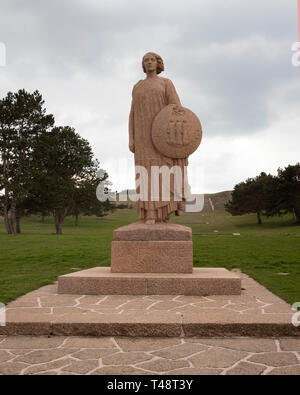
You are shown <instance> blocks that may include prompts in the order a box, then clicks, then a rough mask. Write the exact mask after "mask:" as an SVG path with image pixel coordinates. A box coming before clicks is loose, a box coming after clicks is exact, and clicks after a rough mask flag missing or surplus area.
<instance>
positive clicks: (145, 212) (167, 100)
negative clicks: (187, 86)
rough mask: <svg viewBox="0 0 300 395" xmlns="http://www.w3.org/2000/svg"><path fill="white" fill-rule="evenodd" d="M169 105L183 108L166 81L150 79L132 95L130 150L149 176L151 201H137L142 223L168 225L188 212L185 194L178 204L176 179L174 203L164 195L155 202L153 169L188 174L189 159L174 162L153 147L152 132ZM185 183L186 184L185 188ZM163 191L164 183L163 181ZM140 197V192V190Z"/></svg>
mask: <svg viewBox="0 0 300 395" xmlns="http://www.w3.org/2000/svg"><path fill="white" fill-rule="evenodd" d="M168 104H177V105H179V106H181V103H180V100H179V97H178V95H177V92H176V90H175V87H174V85H173V83H172V81H171V80H169V79H167V78H162V77H158V76H157V77H154V78H146V79H145V80H140V81H139V82H138V83H137V84H136V85H135V86H134V87H133V91H132V104H131V111H130V117H129V146H130V147H131V150H132V152H134V159H135V165H136V166H143V167H144V168H146V169H147V172H148V186H149V188H148V190H149V192H148V193H149V195H148V196H149V199H148V200H147V201H142V200H140V199H139V200H137V204H136V207H137V211H138V214H139V217H140V219H141V220H145V219H155V221H165V220H168V219H169V215H170V214H171V213H173V212H175V214H176V215H180V214H181V213H182V211H183V209H184V190H183V191H182V197H183V199H182V201H175V200H174V179H173V182H172V180H171V186H170V201H163V200H162V198H161V191H160V197H159V201H151V198H150V196H151V192H150V191H151V166H164V165H166V166H168V167H169V168H171V167H173V166H180V167H181V169H182V175H183V176H184V174H185V171H184V170H185V169H184V166H187V164H188V160H187V159H172V158H168V157H166V156H164V155H163V154H161V153H160V152H158V151H157V150H156V148H155V147H154V145H153V143H152V137H151V128H152V122H153V120H154V118H155V116H156V115H157V114H158V113H159V112H160V111H161V110H162V109H163V108H164V107H165V106H167V105H168ZM184 182H185V181H183V184H182V185H184ZM159 188H160V190H161V180H160V187H159ZM136 192H137V194H139V193H140V189H139V188H137V190H136Z"/></svg>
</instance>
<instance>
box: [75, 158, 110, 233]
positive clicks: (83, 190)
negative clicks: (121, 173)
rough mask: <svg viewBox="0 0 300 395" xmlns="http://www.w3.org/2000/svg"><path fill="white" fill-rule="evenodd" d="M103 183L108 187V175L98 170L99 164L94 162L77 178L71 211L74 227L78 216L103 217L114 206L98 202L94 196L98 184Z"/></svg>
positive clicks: (107, 202)
mask: <svg viewBox="0 0 300 395" xmlns="http://www.w3.org/2000/svg"><path fill="white" fill-rule="evenodd" d="M100 182H101V183H103V184H104V186H105V187H106V188H108V186H109V184H110V183H109V181H108V174H107V173H106V172H105V171H104V170H102V169H100V168H99V162H98V161H95V162H94V163H93V165H92V166H90V167H88V168H86V169H84V172H82V174H81V175H80V177H78V178H77V180H76V182H75V185H74V188H75V189H74V194H73V209H72V213H71V214H73V215H75V218H76V219H75V225H76V226H78V218H79V215H80V214H83V215H96V216H97V217H101V218H102V217H104V216H105V215H107V213H108V212H109V211H112V210H113V208H114V206H113V205H112V204H111V203H110V201H108V200H107V201H105V202H100V201H99V200H98V199H97V196H96V190H97V187H98V185H99V183H100Z"/></svg>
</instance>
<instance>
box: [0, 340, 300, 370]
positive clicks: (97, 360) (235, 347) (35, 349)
mask: <svg viewBox="0 0 300 395" xmlns="http://www.w3.org/2000/svg"><path fill="white" fill-rule="evenodd" d="M0 374H1V375H4V374H5V375H7V374H21V375H67V374H71V375H106V374H108V375H114V374H127V375H149V374H152V375H153V374H160V375H164V374H171V375H185V374H191V375H204V374H205V375H233V374H234V375H236V374H244V375H246V374H252V375H274V374H275V375H286V374H291V375H300V338H280V339H261V338H229V339H221V338H149V337H148V338H121V337H102V338H88V337H50V338H47V337H23V336H16V337H15V336H8V337H6V336H2V337H0Z"/></svg>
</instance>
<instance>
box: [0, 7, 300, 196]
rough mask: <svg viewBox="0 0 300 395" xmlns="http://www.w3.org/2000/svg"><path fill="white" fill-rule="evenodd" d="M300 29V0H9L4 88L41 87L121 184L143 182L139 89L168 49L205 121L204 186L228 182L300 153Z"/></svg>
mask: <svg viewBox="0 0 300 395" xmlns="http://www.w3.org/2000/svg"><path fill="white" fill-rule="evenodd" d="M296 41H299V33H298V20H297V0H251V1H250V0H249V1H248V0H243V1H241V0H226V1H222V0H185V1H174V0H163V1H162V0H159V1H158V0H152V1H148V2H145V1H141V0H59V1H58V0H52V1H47V2H46V1H45V0H44V1H41V0H26V1H24V0H0V42H2V43H4V45H5V47H6V66H5V67H0V97H4V96H5V95H6V93H7V92H8V91H15V90H18V89H20V88H25V89H26V90H28V91H33V90H35V89H38V90H39V91H40V92H41V93H42V95H43V97H44V99H45V101H46V107H47V110H48V112H50V113H53V114H54V116H55V119H56V124H57V125H70V126H72V127H74V128H75V129H76V131H77V132H78V133H79V134H80V135H81V136H83V137H84V138H87V139H88V140H89V141H90V143H91V145H92V147H93V150H94V152H95V155H96V157H97V158H98V159H99V160H100V162H101V166H102V167H103V168H105V169H106V170H107V171H108V173H109V175H110V180H111V181H112V182H113V187H114V189H117V190H121V189H125V188H128V187H129V188H132V187H133V186H134V169H133V155H132V154H131V153H130V152H129V150H128V114H129V109H130V102H131V91H132V87H133V85H134V84H135V83H136V82H137V81H138V80H140V79H144V78H145V75H144V74H143V71H142V68H141V58H142V56H143V55H144V54H145V53H146V52H148V51H154V52H157V53H159V54H160V55H161V56H162V57H163V59H164V62H165V72H164V73H163V74H162V76H164V77H167V78H170V79H171V80H172V81H173V83H174V85H175V87H176V90H177V92H178V94H179V96H180V99H181V102H182V104H183V105H184V106H185V107H188V108H189V109H191V110H192V111H193V112H195V113H196V114H197V116H198V117H199V119H200V120H201V123H202V127H203V140H202V143H201V146H200V148H199V149H198V150H197V151H196V153H194V154H193V155H192V156H191V157H190V166H189V174H190V183H191V186H192V192H195V193H201V192H206V193H210V192H219V191H222V190H229V189H233V187H234V185H235V184H236V183H238V182H240V181H243V180H245V179H246V178H248V177H254V176H256V175H258V174H259V173H260V172H261V171H266V172H270V173H272V174H275V173H276V170H277V168H278V167H284V166H286V165H288V164H295V163H296V162H298V161H300V155H299V154H300V133H299V126H300V71H299V68H296V67H294V66H293V65H292V62H291V58H292V54H293V52H292V50H291V47H292V44H293V43H294V42H296ZM2 47H3V45H2ZM0 48H1V47H0Z"/></svg>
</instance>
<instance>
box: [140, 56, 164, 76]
mask: <svg viewBox="0 0 300 395" xmlns="http://www.w3.org/2000/svg"><path fill="white" fill-rule="evenodd" d="M142 66H143V70H144V73H147V71H148V70H149V71H151V69H152V68H153V67H156V74H160V73H161V72H162V71H164V69H165V67H164V61H163V60H162V58H161V57H160V56H159V55H157V54H156V53H154V52H148V53H146V55H144V56H143V60H142Z"/></svg>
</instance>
